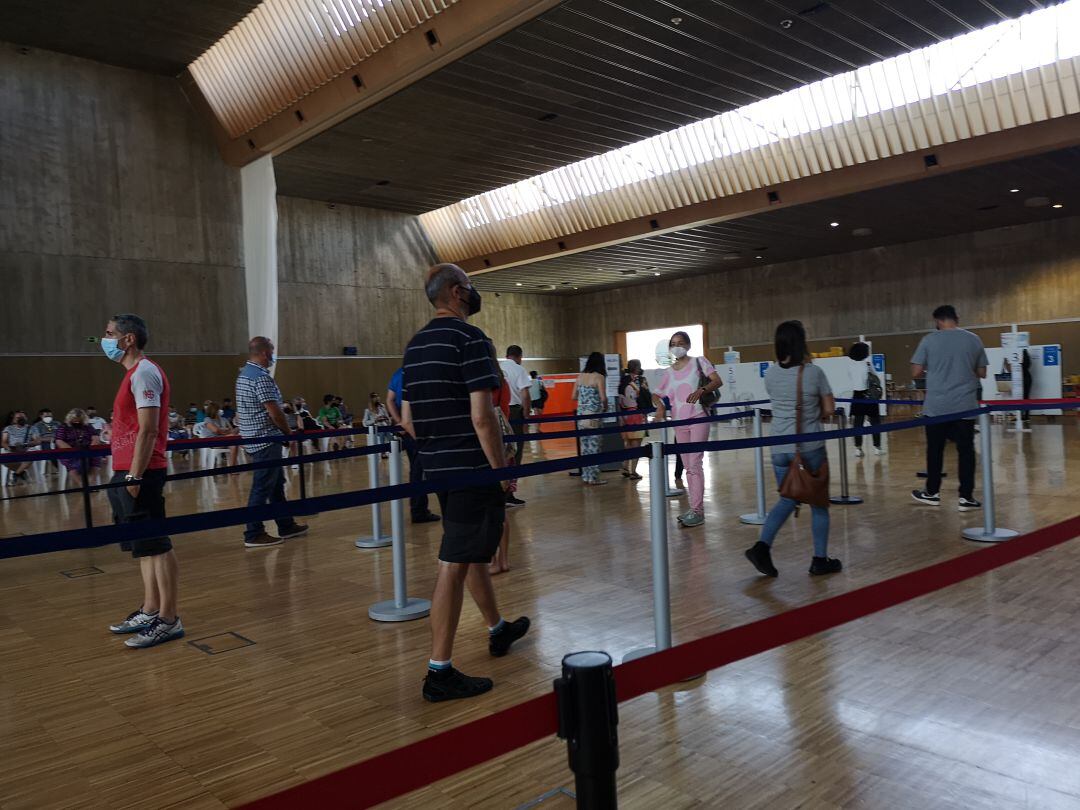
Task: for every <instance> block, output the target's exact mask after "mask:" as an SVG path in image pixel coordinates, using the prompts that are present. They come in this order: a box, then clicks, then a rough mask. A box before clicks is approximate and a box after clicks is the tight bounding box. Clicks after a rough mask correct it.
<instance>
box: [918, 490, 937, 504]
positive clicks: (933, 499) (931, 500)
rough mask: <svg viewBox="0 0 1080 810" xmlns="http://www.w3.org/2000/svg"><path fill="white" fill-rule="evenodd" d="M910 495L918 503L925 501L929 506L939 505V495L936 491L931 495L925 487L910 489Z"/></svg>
mask: <svg viewBox="0 0 1080 810" xmlns="http://www.w3.org/2000/svg"><path fill="white" fill-rule="evenodd" d="M911 497H912V498H914V499H915V500H917V501H918V502H919V503H925V504H927V505H929V506H941V496H940V495H938V494H937V493H934V494H933V495H931V494H930V493H929V492H927V491H926V490H925V489H913V490H911Z"/></svg>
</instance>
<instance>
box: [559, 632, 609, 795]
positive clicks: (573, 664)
mask: <svg viewBox="0 0 1080 810" xmlns="http://www.w3.org/2000/svg"><path fill="white" fill-rule="evenodd" d="M555 696H556V698H557V699H558V701H559V739H562V740H566V751H567V755H568V758H569V761H570V770H571V771H573V772H574V789H575V792H576V793H577V806H578V810H615V808H616V807H618V797H617V793H616V789H615V771H617V770H618V769H619V734H618V725H619V710H618V703H617V701H616V699H615V673H614V671H613V670H612V668H611V656H610V655H608V654H607V653H605V652H577V653H571V654H570V655H568V656H566V657H565V658H563V660H562V677H561V678H556V679H555Z"/></svg>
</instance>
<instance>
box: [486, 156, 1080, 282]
mask: <svg viewBox="0 0 1080 810" xmlns="http://www.w3.org/2000/svg"><path fill="white" fill-rule="evenodd" d="M1013 188H1016V189H1019V191H1017V192H1012V191H1010V189H1013ZM1077 189H1080V148H1072V149H1063V150H1060V151H1057V152H1048V153H1046V154H1043V155H1037V156H1035V157H1030V158H1023V159H1019V160H1013V161H1007V162H1004V163H998V164H995V165H991V166H984V167H980V168H978V169H970V170H968V171H963V172H955V173H951V174H946V175H941V176H940V177H934V178H928V179H926V180H920V181H917V182H913V183H905V184H901V185H896V186H891V187H888V188H883V189H876V190H873V191H866V192H861V193H859V194H852V195H849V196H846V197H839V198H836V199H832V200H826V201H823V202H817V203H810V204H807V205H801V206H793V207H790V208H780V209H777V210H775V211H768V212H765V213H762V214H756V215H753V216H749V217H744V218H742V219H737V220H732V221H729V222H724V223H718V224H715V225H708V226H705V227H702V228H694V229H692V230H687V231H682V232H678V233H670V234H663V235H660V236H654V237H650V238H647V239H641V240H638V241H635V242H626V243H623V244H620V245H614V246H611V247H606V248H599V249H597V250H591V251H585V252H582V253H577V254H574V255H570V256H566V257H563V258H558V259H549V260H547V261H542V262H536V263H533V264H528V265H521V266H518V267H512V268H508V269H506V270H498V271H495V272H491V273H486V274H481V275H476V276H474V277H473V281H474V283H475V284H476V286H477V288H478V289H480V290H483V291H485V292H515V293H539V294H545V293H547V294H570V295H573V294H581V293H583V292H585V291H593V290H600V289H604V288H610V287H616V286H625V285H629V284H644V283H650V282H654V283H655V282H661V283H662V282H663V279H665V278H673V277H676V276H685V275H694V274H699V273H712V272H722V271H724V270H733V269H739V268H745V267H754V266H762V265H768V264H776V263H779V262H786V261H793V260H796V259H803V258H808V257H812V256H822V255H828V254H834V253H846V252H849V251H853V250H862V249H864V248H869V247H875V246H880V245H889V244H897V243H900V242H912V241H915V240H919V239H931V238H935V237H941V236H948V235H951V234H956V233H965V232H968V231H979V230H985V229H989V228H998V227H1002V226H1007V225H1019V224H1023V223H1027V222H1036V221H1040V220H1045V219H1051V218H1055V219H1056V218H1063V217H1076V216H1077V215H1080V192H1078V191H1077ZM1039 197H1045V198H1047V199H1048V204H1043V205H1036V206H1034V207H1033V206H1031V205H1030V204H1025V203H1026V202H1028V201H1030V202H1036V201H1035V200H1033V199H1032V198H1039ZM1054 203H1061V204H1062V205H1063V207H1062V208H1060V209H1055V208H1053V207H1052V204H1054ZM1073 221H1074V222H1076V223H1080V219H1074V220H1073ZM832 222H837V223H839V225H838V227H835V228H834V227H831V226H830V223H832ZM857 228H869V229H870V230H871V231H872V233H870V234H869V235H862V236H859V235H855V234H854V233H853V231H855V229H857ZM759 256H760V257H761V258H758V257H759ZM630 271H633V273H632V274H631V273H630ZM987 271H988V272H992V271H993V268H987ZM656 273H659V274H660V277H659V278H658V277H657V276H656V275H655V274H656ZM518 285H521V286H518ZM552 288H554V289H552Z"/></svg>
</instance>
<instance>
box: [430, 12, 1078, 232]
mask: <svg viewBox="0 0 1080 810" xmlns="http://www.w3.org/2000/svg"><path fill="white" fill-rule="evenodd" d="M1076 56H1080V0H1068V1H1067V2H1064V3H1061V4H1060V5H1056V6H1051V7H1049V8H1045V9H1040V10H1036V11H1033V12H1031V13H1029V14H1027V15H1025V16H1023V17H1020V18H1018V19H1013V20H1006V21H1004V22H1001V23H998V24H995V25H991V26H989V27H987V28H983V29H981V30H979V31H973V32H971V33H968V34H964V35H962V36H959V37H956V38H954V39H951V40H947V41H945V42H940V43H937V44H935V45H931V46H929V47H926V48H921V49H919V50H915V51H911V52H909V53H904V54H901V55H899V56H896V57H893V58H891V59H886V60H884V61H882V62H878V63H876V64H873V65H869V66H867V67H863V68H859V69H858V70H854V71H850V72H848V73H842V74H839V75H837V76H832V77H830V78H827V79H822V80H821V81H817V82H814V83H812V84H808V85H805V86H803V87H799V88H797V89H795V90H791V91H789V92H786V93H781V94H779V95H777V96H774V97H772V98H767V99H764V100H762V101H758V102H755V103H753V104H749V105H747V106H745V107H741V108H739V109H737V110H732V111H731V112H726V113H723V114H721V115H717V116H714V117H712V118H708V119H705V120H703V121H697V122H694V123H692V124H688V125H686V126H683V127H680V128H678V129H675V130H672V131H670V132H666V133H663V134H661V135H657V136H654V137H652V138H648V139H647V140H644V141H640V142H638V143H633V144H630V145H628V146H624V147H621V148H619V149H616V150H614V151H611V152H607V153H605V154H603V155H598V156H596V157H593V158H589V159H587V160H583V161H579V162H577V163H573V164H570V165H568V166H564V167H561V168H559V169H555V170H554V171H550V172H546V173H544V174H541V175H537V176H536V177H532V178H530V179H528V180H523V181H521V182H518V183H514V184H512V185H509V186H504V187H503V188H499V189H495V190H493V191H489V192H486V193H484V194H481V195H478V196H476V197H471V198H468V199H466V200H463V201H461V202H460V203H457V204H456V205H455V206H452V207H451V208H452V209H453V210H454V214H455V215H456V221H457V223H459V225H458V226H459V227H463V228H464V229H466V230H468V229H473V228H477V227H482V226H486V225H490V224H492V223H497V222H500V221H502V220H506V219H512V218H517V217H524V216H527V215H529V214H530V213H533V212H536V211H540V210H541V209H545V208H550V207H552V206H559V205H562V204H565V203H569V202H572V201H574V200H581V199H584V198H588V197H592V196H595V195H597V194H600V193H601V192H606V191H610V190H612V189H616V188H621V187H623V186H627V185H629V184H632V183H639V182H641V181H645V180H654V181H655V180H657V179H658V178H662V177H665V176H667V175H672V174H674V173H677V172H684V171H685V170H687V169H692V168H693V167H695V166H698V165H699V164H703V163H709V162H721V164H722V165H721V170H722V171H731V169H732V164H731V163H730V158H731V157H732V156H735V155H738V154H739V153H741V152H745V151H748V150H754V149H760V148H761V147H766V146H769V145H771V144H777V143H779V142H781V141H790V140H792V139H798V138H803V137H805V136H806V135H808V134H810V133H815V132H820V131H822V130H826V129H828V128H830V127H835V126H837V125H841V124H850V123H851V122H853V121H858V120H863V119H866V118H868V117H871V116H879V115H881V114H883V113H889V111H892V110H900V109H902V108H905V107H908V108H909V109H910V105H917V104H924V103H927V102H931V101H932V100H933V99H935V98H937V97H943V96H945V95H946V94H948V93H955V92H956V91H959V90H964V89H968V88H974V87H976V86H977V85H979V86H981V85H987V83H989V82H993V81H995V80H999V79H1003V78H1006V77H1011V76H1016V75H1019V74H1021V73H1022V72H1023V71H1026V70H1030V69H1032V68H1039V67H1046V66H1050V65H1061V64H1062V63H1065V62H1066V60H1070V59H1071V58H1072V57H1076ZM1063 69H1064V70H1065V71H1066V73H1069V74H1071V69H1069V68H1068V65H1067V64H1066V65H1065V68H1063ZM987 92H988V93H990V94H991V97H992V95H993V93H994V92H999V91H995V90H993V89H992V88H990V89H988V90H987ZM982 94H983V93H982V90H981V89H980V91H979V93H978V95H979V96H981V95H982ZM972 98H973V99H974V98H975V96H972ZM943 103H944V102H943ZM916 112H918V110H916ZM920 114H921V113H920ZM897 115H901V114H900V113H897ZM1012 125H1016V124H1015V123H1013V124H1012ZM1002 126H1004V124H1003V125H1002ZM827 169H828V167H825V170H827ZM821 170H822V169H820V168H819V169H817V170H813V169H811V171H810V173H816V172H817V171H821ZM725 193H729V192H727V191H724V192H723V193H722V194H720V195H718V196H723V194H725ZM442 210H447V209H442ZM437 213H440V212H432V214H437ZM425 216H430V215H425ZM433 224H434V223H433Z"/></svg>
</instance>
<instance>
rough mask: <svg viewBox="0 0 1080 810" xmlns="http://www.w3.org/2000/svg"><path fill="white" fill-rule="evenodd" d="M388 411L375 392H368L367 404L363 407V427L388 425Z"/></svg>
mask: <svg viewBox="0 0 1080 810" xmlns="http://www.w3.org/2000/svg"><path fill="white" fill-rule="evenodd" d="M390 424H391V422H390V412H389V411H388V410H386V406H385V405H383V404H382V401H381V400H380V399H379V395H378V394H376V393H375V392H372V393H370V394H368V406H367V407H366V408H364V427H371V426H372V425H375V426H376V427H390Z"/></svg>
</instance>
